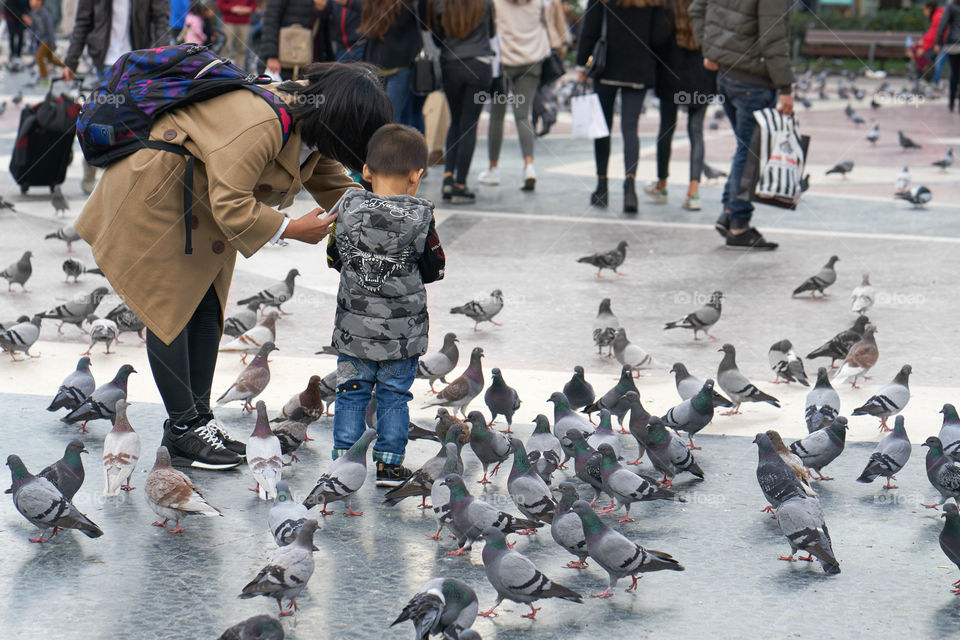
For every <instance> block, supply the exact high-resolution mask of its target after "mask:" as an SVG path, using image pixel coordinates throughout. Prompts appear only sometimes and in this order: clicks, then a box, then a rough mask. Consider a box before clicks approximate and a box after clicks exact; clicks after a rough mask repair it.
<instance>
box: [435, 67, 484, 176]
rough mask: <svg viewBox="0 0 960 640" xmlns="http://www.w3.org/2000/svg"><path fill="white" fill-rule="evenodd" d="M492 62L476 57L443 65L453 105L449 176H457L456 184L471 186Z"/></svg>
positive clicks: (448, 149) (448, 143)
mask: <svg viewBox="0 0 960 640" xmlns="http://www.w3.org/2000/svg"><path fill="white" fill-rule="evenodd" d="M490 74H491V67H490V63H489V62H480V61H479V60H476V59H475V58H467V59H466V60H456V61H454V62H448V63H445V64H444V65H443V92H444V94H446V96H447V104H448V105H450V128H449V129H448V130H447V145H446V156H447V160H446V165H445V167H444V170H445V171H446V173H452V174H454V182H456V183H457V184H467V174H469V173H470V161H471V160H473V149H474V147H475V146H476V144H477V121H478V120H479V119H480V114H481V113H482V112H483V105H484V104H485V103H486V102H487V98H488V97H489V95H490V93H489V92H490V84H491V83H492V81H493V78H492V77H491V75H490Z"/></svg>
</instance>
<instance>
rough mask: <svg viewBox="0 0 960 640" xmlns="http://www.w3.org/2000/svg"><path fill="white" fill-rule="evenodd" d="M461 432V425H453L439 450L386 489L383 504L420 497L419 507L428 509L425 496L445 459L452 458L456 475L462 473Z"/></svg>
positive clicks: (393, 503)
mask: <svg viewBox="0 0 960 640" xmlns="http://www.w3.org/2000/svg"><path fill="white" fill-rule="evenodd" d="M461 432H462V427H460V425H454V426H453V427H452V428H451V429H450V430H449V431H448V432H447V441H446V442H445V443H444V444H442V445H441V446H440V451H438V452H437V454H436V455H435V456H433V457H432V458H429V459H428V460H427V461H426V462H424V463H423V465H422V466H421V467H420V468H419V469H417V470H416V471H414V472H413V474H412V475H411V476H410V477H409V478H407V479H406V480H404V481H403V483H402V484H400V485H399V486H397V487H394V488H392V489H390V490H389V491H387V493H386V494H385V495H384V501H383V504H385V505H387V506H388V507H392V506H395V505H397V504H399V503H400V501H401V500H403V499H404V498H420V499H421V500H420V508H421V509H429V508H430V505H428V504H427V497H428V496H429V495H430V492H431V490H432V489H433V483H434V482H435V481H436V479H437V478H439V477H440V476H441V475H442V474H443V469H444V467H446V465H447V460H448V459H452V460H453V461H454V465H453V472H454V473H457V474H458V475H459V474H462V473H463V460H462V459H461V458H460V449H459V446H458V443H457V440H458V439H459V437H460V434H461Z"/></svg>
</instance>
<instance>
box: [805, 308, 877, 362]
mask: <svg viewBox="0 0 960 640" xmlns="http://www.w3.org/2000/svg"><path fill="white" fill-rule="evenodd" d="M869 323H870V320H869V319H868V318H867V316H865V315H861V316H860V317H858V318H857V319H856V321H855V322H854V323H853V326H852V327H850V328H849V329H844V330H843V331H841V332H840V333H838V334H837V335H835V336H833V337H832V338H830V340H828V341H827V342H825V343H824V344H822V345H821V346H819V347H817V348H816V349H814V350H813V351H811V352H810V353H808V354H807V360H813V359H814V358H830V366H831V367H832V368H835V367H834V364H833V363H834V362H836V361H837V360H843V359H844V358H846V357H847V353H848V352H849V351H850V347H852V346H853V345H855V344H856V343H857V342H859V341H860V340H861V339H862V338H863V334H864V332H865V331H866V327H867V325H868V324H869Z"/></svg>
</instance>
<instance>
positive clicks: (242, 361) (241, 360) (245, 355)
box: [240, 354, 247, 364]
mask: <svg viewBox="0 0 960 640" xmlns="http://www.w3.org/2000/svg"><path fill="white" fill-rule="evenodd" d="M240 364H247V354H243V355H242V356H240Z"/></svg>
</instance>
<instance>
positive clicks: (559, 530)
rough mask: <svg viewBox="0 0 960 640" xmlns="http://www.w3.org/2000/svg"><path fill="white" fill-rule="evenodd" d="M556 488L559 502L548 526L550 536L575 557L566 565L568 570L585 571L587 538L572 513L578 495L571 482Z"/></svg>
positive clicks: (578, 520)
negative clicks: (558, 493)
mask: <svg viewBox="0 0 960 640" xmlns="http://www.w3.org/2000/svg"><path fill="white" fill-rule="evenodd" d="M558 488H559V490H560V500H558V501H557V511H556V514H555V515H554V517H553V522H552V523H551V524H550V536H551V537H552V538H553V541H554V542H556V543H557V544H558V545H560V546H561V547H563V548H564V549H566V550H567V551H569V552H570V553H572V554H573V555H575V556H576V557H577V559H576V560H571V561H570V562H568V563H567V568H568V569H586V568H587V538H586V536H584V535H583V525H582V524H581V523H580V518H579V517H578V516H577V514H575V513H574V512H573V503H574V502H576V501H577V500H579V499H580V495H579V494H578V493H577V488H576V487H575V486H574V485H573V483H572V482H568V481H564V482H561V483H560V485H559V487H558Z"/></svg>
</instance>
